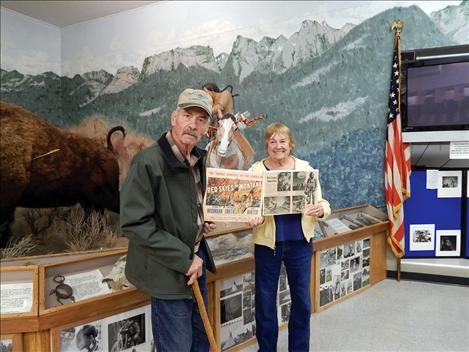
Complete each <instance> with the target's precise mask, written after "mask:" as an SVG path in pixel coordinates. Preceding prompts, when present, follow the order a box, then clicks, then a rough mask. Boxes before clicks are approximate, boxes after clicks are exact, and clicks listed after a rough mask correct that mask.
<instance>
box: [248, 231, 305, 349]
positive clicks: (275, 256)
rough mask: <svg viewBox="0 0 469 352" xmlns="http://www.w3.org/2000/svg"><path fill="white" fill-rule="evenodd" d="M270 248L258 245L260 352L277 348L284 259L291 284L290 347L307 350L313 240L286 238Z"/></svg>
mask: <svg viewBox="0 0 469 352" xmlns="http://www.w3.org/2000/svg"><path fill="white" fill-rule="evenodd" d="M275 246H276V248H275V251H274V250H272V249H271V248H269V247H266V246H261V245H257V244H256V245H255V249H254V256H255V265H256V337H257V342H258V344H259V352H273V351H276V350H277V339H278V320H277V287H278V281H279V275H280V268H281V264H282V262H283V263H284V265H285V269H286V271H287V278H288V283H289V285H290V296H291V308H290V312H291V313H290V319H289V321H288V350H289V351H290V352H300V351H304V352H308V351H309V334H310V330H309V329H310V323H309V322H310V316H311V294H310V291H311V288H310V287H311V256H312V242H309V243H308V242H306V240H304V241H303V240H301V241H283V242H277V243H276V244H275Z"/></svg>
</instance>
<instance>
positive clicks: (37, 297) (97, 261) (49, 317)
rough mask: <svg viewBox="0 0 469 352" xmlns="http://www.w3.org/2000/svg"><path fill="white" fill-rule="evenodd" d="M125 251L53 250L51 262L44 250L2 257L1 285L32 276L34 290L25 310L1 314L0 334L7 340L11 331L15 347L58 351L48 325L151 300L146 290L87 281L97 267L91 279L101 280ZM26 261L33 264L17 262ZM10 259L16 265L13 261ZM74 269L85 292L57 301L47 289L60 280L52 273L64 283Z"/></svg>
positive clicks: (73, 322) (57, 325)
mask: <svg viewBox="0 0 469 352" xmlns="http://www.w3.org/2000/svg"><path fill="white" fill-rule="evenodd" d="M126 252H127V249H126V248H121V249H117V250H115V249H114V250H106V251H101V250H100V251H94V252H88V253H78V254H69V255H68V254H63V255H55V256H52V257H51V258H49V259H50V261H51V262H48V258H47V257H46V256H38V257H31V258H27V259H24V258H23V259H17V260H12V261H11V260H3V261H2V262H1V270H2V272H1V273H2V275H1V283H2V286H4V285H5V283H7V284H8V283H10V282H17V281H18V280H19V282H22V281H27V282H33V283H34V289H33V291H34V296H33V303H32V308H31V311H30V312H21V313H14V314H2V315H1V324H0V326H1V335H2V339H3V338H5V341H10V340H11V339H10V338H9V337H10V336H13V338H14V340H13V348H14V350H16V349H17V348H19V350H21V351H31V352H46V351H47V352H49V351H51V350H54V351H55V350H57V351H58V350H59V349H57V348H58V347H57V346H58V345H57V344H56V342H57V336H58V335H53V334H52V331H54V332H57V331H58V333H60V331H59V330H60V329H61V328H62V327H67V328H68V327H76V326H78V324H81V323H86V322H90V321H96V320H99V319H102V318H103V317H110V316H113V315H115V314H123V312H126V311H129V310H132V309H135V308H137V307H140V306H142V305H148V304H149V302H150V300H149V297H148V295H146V294H144V293H142V292H140V291H138V290H137V289H136V288H134V287H129V288H124V289H121V290H118V291H115V292H106V291H103V292H96V291H94V293H91V291H93V290H94V288H93V287H91V284H92V283H93V276H94V275H96V274H97V271H99V273H100V274H99V275H97V279H96V280H101V278H102V276H106V275H107V274H108V273H109V272H110V271H111V269H112V268H113V267H114V264H115V263H116V262H117V261H118V260H119V258H121V257H122V256H123V255H125V254H126ZM25 263H35V264H34V265H21V264H25ZM15 264H20V265H16V266H15ZM37 264H39V265H37ZM77 274H78V276H79V279H80V280H78V282H81V285H82V286H85V288H87V290H85V292H88V293H89V296H88V297H86V296H82V297H83V299H82V300H80V299H77V300H76V302H73V301H71V300H64V301H63V303H64V304H63V305H62V304H60V303H59V302H58V301H57V300H56V299H55V297H56V295H55V291H54V292H53V293H52V294H51V291H53V290H55V289H57V287H56V286H57V285H58V284H59V283H57V282H54V281H53V278H54V277H55V276H56V275H61V276H63V277H64V278H65V281H64V283H65V284H67V282H68V281H67V280H68V279H69V278H73V277H74V276H75V279H76V275H77ZM87 274H90V275H88V278H86V276H87ZM80 275H81V277H80ZM15 280H16V281H15ZM75 283H76V281H75ZM87 285H88V286H87ZM72 286H73V285H72ZM72 288H73V287H72ZM82 288H83V287H82ZM77 290H78V291H79V289H77V287H75V288H74V290H73V291H74V292H73V294H74V295H75V294H76V293H77V292H78V291H77ZM65 293H67V291H65ZM54 336H55V337H54ZM54 343H55V345H54ZM18 346H19V347H18Z"/></svg>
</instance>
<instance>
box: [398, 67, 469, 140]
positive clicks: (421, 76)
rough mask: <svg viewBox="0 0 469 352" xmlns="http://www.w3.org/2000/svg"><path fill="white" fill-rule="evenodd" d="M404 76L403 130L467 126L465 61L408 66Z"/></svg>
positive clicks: (467, 74)
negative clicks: (405, 99) (405, 96)
mask: <svg viewBox="0 0 469 352" xmlns="http://www.w3.org/2000/svg"><path fill="white" fill-rule="evenodd" d="M406 76H407V77H406V86H407V87H406V91H407V101H406V103H407V104H406V107H405V109H406V112H405V115H406V116H405V123H404V125H405V126H404V130H407V131H409V130H410V131H411V130H421V129H427V128H428V127H430V129H434V130H439V129H445V128H446V129H448V128H451V127H456V126H458V127H459V128H461V127H462V128H463V129H465V128H467V127H465V126H469V62H455V63H445V64H439V65H428V66H415V67H412V66H408V67H407V74H406ZM464 125H465V126H464ZM432 127H433V128H432Z"/></svg>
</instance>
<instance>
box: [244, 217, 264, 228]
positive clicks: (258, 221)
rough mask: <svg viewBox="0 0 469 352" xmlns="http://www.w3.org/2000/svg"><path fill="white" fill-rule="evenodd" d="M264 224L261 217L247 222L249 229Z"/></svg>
mask: <svg viewBox="0 0 469 352" xmlns="http://www.w3.org/2000/svg"><path fill="white" fill-rule="evenodd" d="M263 223H264V217H263V216H255V217H253V218H251V219H249V220H248V222H247V224H248V225H249V226H251V227H256V226H259V225H261V224H263Z"/></svg>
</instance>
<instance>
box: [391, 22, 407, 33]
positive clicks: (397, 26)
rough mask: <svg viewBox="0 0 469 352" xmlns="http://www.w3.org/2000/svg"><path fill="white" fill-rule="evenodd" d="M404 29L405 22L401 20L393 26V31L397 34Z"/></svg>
mask: <svg viewBox="0 0 469 352" xmlns="http://www.w3.org/2000/svg"><path fill="white" fill-rule="evenodd" d="M403 28H404V22H402V21H401V20H396V21H394V22H393V23H392V25H391V30H392V31H394V30H395V31H396V32H397V33H401V31H402V29H403Z"/></svg>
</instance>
